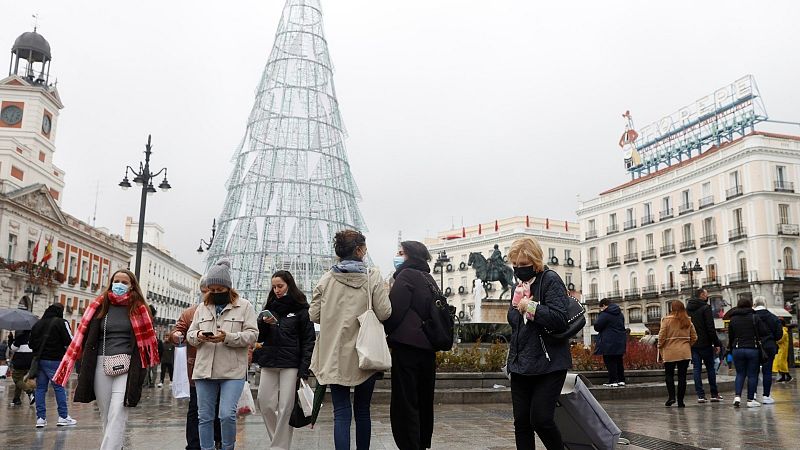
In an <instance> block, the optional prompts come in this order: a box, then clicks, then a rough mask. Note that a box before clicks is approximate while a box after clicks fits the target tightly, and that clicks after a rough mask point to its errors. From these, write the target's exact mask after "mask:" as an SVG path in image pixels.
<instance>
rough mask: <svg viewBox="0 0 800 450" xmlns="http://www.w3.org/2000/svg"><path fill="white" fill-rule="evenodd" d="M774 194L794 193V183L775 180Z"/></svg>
mask: <svg viewBox="0 0 800 450" xmlns="http://www.w3.org/2000/svg"><path fill="white" fill-rule="evenodd" d="M775 192H794V183H792V182H791V181H784V180H775Z"/></svg>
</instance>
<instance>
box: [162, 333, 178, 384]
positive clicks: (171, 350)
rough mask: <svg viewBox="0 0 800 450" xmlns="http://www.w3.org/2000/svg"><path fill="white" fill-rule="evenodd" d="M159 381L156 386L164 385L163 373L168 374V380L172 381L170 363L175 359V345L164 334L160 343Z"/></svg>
mask: <svg viewBox="0 0 800 450" xmlns="http://www.w3.org/2000/svg"><path fill="white" fill-rule="evenodd" d="M161 348H162V349H163V351H162V352H161V381H159V382H158V387H164V375H169V381H170V383H171V382H172V367H173V365H172V363H173V361H174V360H175V345H174V344H173V343H172V340H171V339H170V338H169V336H164V341H163V342H162V343H161Z"/></svg>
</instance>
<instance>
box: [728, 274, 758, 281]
mask: <svg viewBox="0 0 800 450" xmlns="http://www.w3.org/2000/svg"><path fill="white" fill-rule="evenodd" d="M751 281H758V276H756V274H755V272H754V271H753V272H736V273H731V274H728V284H744V283H749V282H751Z"/></svg>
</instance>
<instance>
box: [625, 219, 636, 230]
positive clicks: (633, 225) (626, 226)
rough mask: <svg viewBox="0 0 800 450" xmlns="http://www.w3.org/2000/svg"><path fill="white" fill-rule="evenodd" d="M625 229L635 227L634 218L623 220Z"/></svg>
mask: <svg viewBox="0 0 800 450" xmlns="http://www.w3.org/2000/svg"><path fill="white" fill-rule="evenodd" d="M624 228H625V230H630V229H632V228H636V219H633V220H628V221H626V222H625V225H624Z"/></svg>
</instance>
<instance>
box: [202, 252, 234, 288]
mask: <svg viewBox="0 0 800 450" xmlns="http://www.w3.org/2000/svg"><path fill="white" fill-rule="evenodd" d="M205 278H206V286H211V285H214V284H217V285H220V286H225V287H226V288H228V289H230V288H231V287H232V286H233V282H232V281H231V262H230V261H228V259H227V258H221V259H219V260H217V262H216V263H214V265H213V266H211V268H209V269H208V272H206V277H205Z"/></svg>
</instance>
